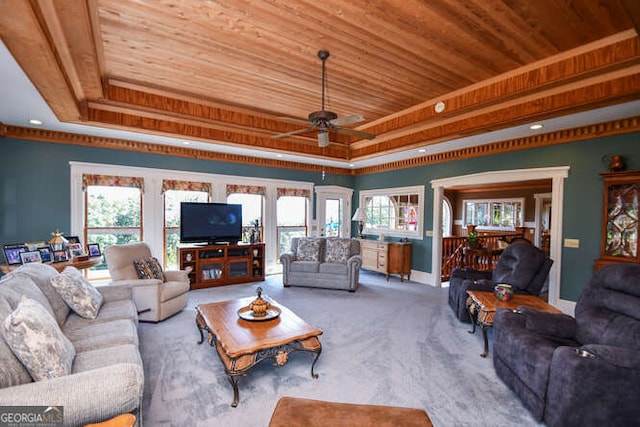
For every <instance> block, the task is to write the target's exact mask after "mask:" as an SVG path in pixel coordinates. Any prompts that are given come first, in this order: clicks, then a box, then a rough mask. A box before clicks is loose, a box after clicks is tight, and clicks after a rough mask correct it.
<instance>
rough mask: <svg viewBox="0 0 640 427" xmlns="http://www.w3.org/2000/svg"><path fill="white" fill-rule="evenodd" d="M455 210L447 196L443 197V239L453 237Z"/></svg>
mask: <svg viewBox="0 0 640 427" xmlns="http://www.w3.org/2000/svg"><path fill="white" fill-rule="evenodd" d="M452 216H453V208H452V207H451V202H450V201H449V199H448V198H447V197H445V196H443V197H442V237H449V236H451V230H452V228H453V227H452V221H451V218H452Z"/></svg>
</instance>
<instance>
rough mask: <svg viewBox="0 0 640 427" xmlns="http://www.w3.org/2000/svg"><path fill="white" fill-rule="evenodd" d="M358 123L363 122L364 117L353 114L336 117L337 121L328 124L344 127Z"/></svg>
mask: <svg viewBox="0 0 640 427" xmlns="http://www.w3.org/2000/svg"><path fill="white" fill-rule="evenodd" d="M360 122H364V117H362V116H361V115H360V114H353V115H351V116H345V117H338V118H337V119H333V120H331V121H330V122H329V123H331V124H332V125H333V126H344V125H351V124H354V123H360Z"/></svg>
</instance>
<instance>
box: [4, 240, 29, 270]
mask: <svg viewBox="0 0 640 427" xmlns="http://www.w3.org/2000/svg"><path fill="white" fill-rule="evenodd" d="M2 249H3V251H4V259H5V260H6V261H7V264H8V265H18V264H22V259H20V253H22V252H27V251H28V250H29V249H28V248H27V247H26V246H25V245H24V244H22V243H20V244H16V245H5V246H4V247H3V248H2Z"/></svg>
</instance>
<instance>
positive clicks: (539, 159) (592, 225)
mask: <svg viewBox="0 0 640 427" xmlns="http://www.w3.org/2000/svg"><path fill="white" fill-rule="evenodd" d="M613 154H620V155H622V156H624V158H625V160H626V163H627V170H640V133H634V134H626V135H619V136H612V137H606V138H599V139H592V140H586V141H580V142H574V143H568V144H559V145H553V146H549V147H541V148H535V149H530V150H526V151H517V152H510V153H505V154H499V155H493V156H487V157H480V158H474V159H465V160H459V161H454V162H448V163H441V164H435V165H429V166H421V167H415V168H410V169H402V170H398V171H393V172H384V173H378V174H373V175H363V176H357V177H356V178H355V188H356V190H357V191H356V193H357V192H358V191H360V190H369V189H375V188H384V187H403V186H408V185H417V184H424V185H425V204H424V210H425V212H424V216H425V218H424V220H425V229H426V230H429V229H431V228H432V223H433V191H432V189H431V181H432V180H434V179H440V178H448V177H453V176H460V175H468V174H473V173H478V172H486V171H494V170H510V169H526V168H541V167H553V166H569V167H570V169H569V176H568V178H567V179H566V180H565V186H564V211H563V236H562V238H563V239H564V238H572V239H579V240H580V248H577V249H574V248H563V250H562V272H561V282H560V283H561V285H560V297H561V298H562V299H567V300H571V301H576V300H577V298H578V296H579V295H580V292H581V290H582V288H583V286H584V285H585V284H586V282H587V281H588V280H589V278H590V277H591V274H592V273H593V261H594V260H595V259H597V258H598V257H599V255H600V227H601V221H602V179H601V177H600V175H599V173H601V172H606V171H607V167H606V162H603V160H602V159H603V156H610V155H613ZM389 183H393V185H389ZM355 200H358V194H355ZM554 237H555V236H554ZM431 244H432V239H431V238H430V237H425V238H424V239H423V240H414V241H413V251H414V254H413V268H414V269H416V270H421V271H431Z"/></svg>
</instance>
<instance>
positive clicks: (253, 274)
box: [178, 243, 265, 289]
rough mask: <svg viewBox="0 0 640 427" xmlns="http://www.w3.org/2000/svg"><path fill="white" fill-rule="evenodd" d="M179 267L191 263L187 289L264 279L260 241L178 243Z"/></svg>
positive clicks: (262, 250) (262, 251) (262, 245)
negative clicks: (231, 243)
mask: <svg viewBox="0 0 640 427" xmlns="http://www.w3.org/2000/svg"><path fill="white" fill-rule="evenodd" d="M178 256H179V257H180V269H181V270H184V269H185V268H187V267H191V273H189V280H190V282H191V284H190V288H191V289H201V288H210V287H212V286H225V285H233V284H236V283H248V282H255V281H263V280H264V271H265V270H264V243H252V244H240V245H209V246H194V245H188V246H187V245H179V246H178Z"/></svg>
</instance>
